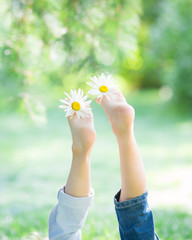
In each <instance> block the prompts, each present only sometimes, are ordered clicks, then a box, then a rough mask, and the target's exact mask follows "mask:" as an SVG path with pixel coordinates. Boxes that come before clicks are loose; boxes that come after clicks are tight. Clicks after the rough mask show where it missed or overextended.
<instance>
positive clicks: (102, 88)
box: [99, 86, 108, 93]
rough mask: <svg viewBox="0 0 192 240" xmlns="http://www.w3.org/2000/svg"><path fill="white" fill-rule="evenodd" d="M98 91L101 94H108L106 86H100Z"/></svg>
mask: <svg viewBox="0 0 192 240" xmlns="http://www.w3.org/2000/svg"><path fill="white" fill-rule="evenodd" d="M99 90H100V91H101V92H103V93H105V92H108V87H107V86H101V87H100V88H99Z"/></svg>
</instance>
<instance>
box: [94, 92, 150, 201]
mask: <svg viewBox="0 0 192 240" xmlns="http://www.w3.org/2000/svg"><path fill="white" fill-rule="evenodd" d="M116 98H117V99H116V100H108V99H107V98H103V100H102V102H101V106H102V107H103V109H104V111H105V113H106V115H107V117H108V119H109V121H110V123H111V126H112V129H113V132H114V134H115V136H116V138H117V142H118V146H119V154H120V169H121V195H120V201H125V200H128V199H130V198H133V197H136V196H139V195H141V194H143V193H145V192H146V176H145V170H144V166H143V162H142V159H141V156H140V154H139V150H138V147H137V143H136V141H135V137H134V130H133V122H134V115H135V112H134V109H133V108H132V107H131V106H130V105H128V104H127V102H126V100H125V98H124V97H123V95H122V94H121V93H120V92H117V93H116ZM96 101H97V99H96ZM97 102H98V101H97ZM98 103H99V102H98Z"/></svg>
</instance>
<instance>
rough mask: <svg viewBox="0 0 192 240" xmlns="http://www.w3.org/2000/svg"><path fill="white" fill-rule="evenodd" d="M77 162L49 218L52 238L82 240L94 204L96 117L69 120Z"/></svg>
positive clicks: (50, 236) (74, 162)
mask: <svg viewBox="0 0 192 240" xmlns="http://www.w3.org/2000/svg"><path fill="white" fill-rule="evenodd" d="M68 122H69V125H70V129H71V134H72V139H73V145H72V152H73V159H72V164H71V170H70V173H69V176H68V180H67V183H66V185H65V189H61V190H60V191H59V193H58V204H57V205H56V206H55V208H54V209H53V210H52V212H51V214H50V217H49V239H50V240H57V239H63V240H65V239H66V240H67V239H71V240H72V239H74V240H81V228H82V227H83V225H84V223H85V219H86V216H87V214H88V208H89V207H90V206H91V205H92V202H93V195H94V194H93V192H91V180H90V153H91V149H92V146H93V144H94V141H95V129H94V123H93V115H92V113H91V114H90V118H86V119H77V117H76V116H74V117H73V118H72V119H68Z"/></svg>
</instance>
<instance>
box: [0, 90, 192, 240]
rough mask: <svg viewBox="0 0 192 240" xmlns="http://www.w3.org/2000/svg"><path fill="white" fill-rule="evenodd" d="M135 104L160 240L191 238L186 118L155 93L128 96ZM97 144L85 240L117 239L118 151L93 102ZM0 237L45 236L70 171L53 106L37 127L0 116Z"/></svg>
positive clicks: (66, 142) (61, 123)
mask: <svg viewBox="0 0 192 240" xmlns="http://www.w3.org/2000/svg"><path fill="white" fill-rule="evenodd" d="M127 99H128V101H129V102H130V104H132V105H133V106H134V107H135V110H136V122H135V132H136V138H137V141H138V144H139V146H140V151H141V154H142V156H143V160H144V164H145V168H146V171H147V176H148V189H149V193H150V194H149V202H150V205H151V208H152V209H153V212H154V219H155V224H156V232H157V233H158V235H159V236H160V239H162V240H165V239H166V240H172V239H177V240H186V239H191V236H192V228H191V222H192V204H191V202H192V191H191V182H192V177H191V172H192V151H191V146H192V122H191V119H192V115H190V114H185V113H177V112H176V111H175V110H174V109H172V108H171V107H170V106H169V105H168V104H167V103H166V102H163V101H162V100H161V99H160V98H159V95H158V92H157V91H151V92H137V93H133V94H132V95H130V96H128V98H127ZM93 111H94V113H95V126H96V130H97V141H96V143H95V147H94V150H93V153H92V185H93V187H94V190H95V193H96V195H95V202H94V206H93V207H92V208H91V209H90V212H89V215H88V218H87V221H86V225H85V227H84V228H83V239H84V240H88V239H91V240H106V239H110V240H118V239H120V238H119V233H118V224H117V220H116V216H115V211H114V206H113V196H114V194H115V193H116V192H117V191H118V190H119V187H120V176H119V161H118V149H117V144H116V141H115V137H114V136H113V134H112V132H111V127H110V125H109V123H108V121H107V118H106V116H105V115H104V113H103V111H102V109H101V108H100V106H97V105H96V104H95V103H94V104H93ZM0 126H1V133H0V164H1V165H0V182H1V185H0V194H1V195H0V196H1V197H0V239H2V240H6V239H10V240H17V239H18V240H20V239H22V240H25V239H44V238H46V237H47V231H48V224H47V222H48V216H49V213H50V211H51V208H52V207H53V206H54V205H55V204H56V202H57V199H56V196H57V191H58V189H59V188H60V187H62V186H63V185H64V184H65V182H66V178H67V175H68V172H69V167H70V161H71V137H70V131H69V128H68V125H67V121H66V119H65V118H64V113H63V112H62V111H60V110H59V109H57V107H55V109H54V110H50V111H49V112H48V123H47V125H46V126H43V127H36V126H35V125H34V124H33V123H31V121H30V120H29V119H27V118H26V117H24V116H21V115H16V114H12V113H6V114H3V113H2V114H1V115H0Z"/></svg>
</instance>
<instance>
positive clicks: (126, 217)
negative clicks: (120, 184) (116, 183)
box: [114, 190, 159, 240]
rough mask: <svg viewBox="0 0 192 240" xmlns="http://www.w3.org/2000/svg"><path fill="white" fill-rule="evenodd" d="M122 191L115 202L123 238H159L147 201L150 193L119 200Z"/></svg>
mask: <svg viewBox="0 0 192 240" xmlns="http://www.w3.org/2000/svg"><path fill="white" fill-rule="evenodd" d="M120 192H121V190H120V191H119V192H118V193H117V194H116V195H115V197H114V203H115V210H116V214H117V219H118V222H119V232H120V237H121V240H159V238H158V236H157V235H156V233H155V229H154V221H153V214H152V211H151V209H150V208H149V205H148V202H147V195H148V193H147V192H146V193H144V194H142V195H141V196H138V197H135V198H132V199H129V200H127V201H123V202H119V197H120Z"/></svg>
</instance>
